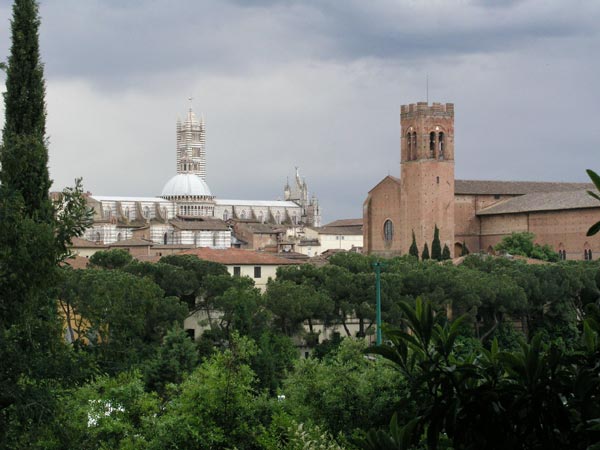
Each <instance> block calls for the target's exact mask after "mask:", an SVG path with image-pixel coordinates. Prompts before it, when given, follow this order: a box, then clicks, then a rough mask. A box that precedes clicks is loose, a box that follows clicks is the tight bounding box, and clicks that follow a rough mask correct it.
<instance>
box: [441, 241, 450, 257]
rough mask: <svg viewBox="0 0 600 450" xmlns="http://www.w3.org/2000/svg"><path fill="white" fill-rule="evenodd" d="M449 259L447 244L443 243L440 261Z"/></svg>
mask: <svg viewBox="0 0 600 450" xmlns="http://www.w3.org/2000/svg"><path fill="white" fill-rule="evenodd" d="M447 259H450V248H449V247H448V244H444V249H443V250H442V261H445V260H447Z"/></svg>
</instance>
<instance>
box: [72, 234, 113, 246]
mask: <svg viewBox="0 0 600 450" xmlns="http://www.w3.org/2000/svg"><path fill="white" fill-rule="evenodd" d="M71 242H72V243H73V244H72V245H71V247H80V248H81V247H94V248H106V247H107V246H106V245H104V244H102V243H100V242H94V241H90V240H88V239H83V238H79V237H74V238H73V239H71Z"/></svg>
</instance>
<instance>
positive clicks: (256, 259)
mask: <svg viewBox="0 0 600 450" xmlns="http://www.w3.org/2000/svg"><path fill="white" fill-rule="evenodd" d="M179 254H180V255H196V256H197V257H198V258H200V259H204V260H206V261H212V262H217V263H221V264H226V265H233V264H238V265H274V266H283V265H287V264H299V262H298V261H292V260H290V259H287V258H284V257H281V256H275V254H273V253H261V252H255V251H252V250H242V249H239V248H226V249H214V248H208V247H198V248H194V249H191V250H185V251H183V252H181V253H179Z"/></svg>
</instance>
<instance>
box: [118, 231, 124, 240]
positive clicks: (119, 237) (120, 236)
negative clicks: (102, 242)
mask: <svg viewBox="0 0 600 450" xmlns="http://www.w3.org/2000/svg"><path fill="white" fill-rule="evenodd" d="M121 239H123V236H122V235H121V233H117V241H120V240H121Z"/></svg>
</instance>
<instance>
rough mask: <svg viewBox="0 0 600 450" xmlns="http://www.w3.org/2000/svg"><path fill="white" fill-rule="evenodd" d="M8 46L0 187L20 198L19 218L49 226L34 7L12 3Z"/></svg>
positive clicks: (25, 1)
mask: <svg viewBox="0 0 600 450" xmlns="http://www.w3.org/2000/svg"><path fill="white" fill-rule="evenodd" d="M11 24H12V27H11V31H12V37H11V38H12V45H11V49H10V56H9V58H8V68H7V71H6V94H5V95H4V104H5V124H4V129H3V133H2V149H1V153H0V164H1V165H2V170H1V171H0V182H1V183H2V186H3V188H4V189H6V191H7V193H10V194H12V195H18V196H21V197H22V199H23V207H24V212H25V213H26V214H27V215H29V216H31V217H32V218H33V219H34V220H36V221H41V222H51V221H52V220H53V216H54V212H53V208H52V203H51V201H50V199H49V197H48V190H49V189H50V185H51V181H50V176H49V174H48V150H47V148H46V138H45V132H46V106H45V102H44V95H45V86H44V69H43V65H42V62H41V60H40V51H39V39H38V36H39V26H40V19H39V14H38V5H37V3H36V2H35V1H34V0H15V3H14V5H13V18H12V22H11Z"/></svg>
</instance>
